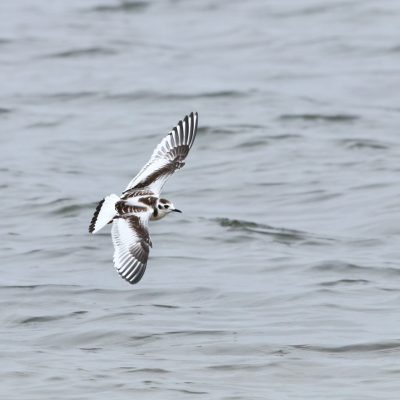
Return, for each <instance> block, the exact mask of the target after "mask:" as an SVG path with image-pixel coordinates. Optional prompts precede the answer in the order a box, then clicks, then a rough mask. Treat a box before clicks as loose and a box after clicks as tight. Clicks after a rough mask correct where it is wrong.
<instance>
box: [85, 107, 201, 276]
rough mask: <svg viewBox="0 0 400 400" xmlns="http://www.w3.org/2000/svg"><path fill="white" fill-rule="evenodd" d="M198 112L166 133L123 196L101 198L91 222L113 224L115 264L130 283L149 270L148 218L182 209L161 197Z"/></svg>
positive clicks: (95, 226) (92, 228) (93, 227)
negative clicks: (147, 267) (147, 268)
mask: <svg viewBox="0 0 400 400" xmlns="http://www.w3.org/2000/svg"><path fill="white" fill-rule="evenodd" d="M197 121H198V115H197V113H193V112H192V113H191V114H190V115H187V116H186V117H185V118H183V120H181V121H179V122H178V124H177V125H176V126H175V127H174V128H173V129H172V130H171V131H170V132H169V133H168V134H167V135H166V136H165V137H164V139H163V140H162V141H161V142H160V143H159V145H158V146H157V147H156V148H155V150H154V151H153V154H152V155H151V157H150V160H149V161H148V162H147V164H145V166H144V167H143V168H142V169H141V170H140V172H139V173H138V174H137V175H136V176H135V177H134V178H133V179H132V180H131V181H130V182H129V184H128V186H127V187H126V189H125V190H124V191H123V193H122V195H121V196H117V195H116V194H110V195H108V196H106V197H105V198H104V199H103V200H101V201H100V202H99V204H98V205H97V207H96V211H95V212H94V215H93V218H92V220H91V222H90V225H89V233H97V232H98V231H99V230H100V229H101V228H103V227H104V226H105V225H107V224H110V223H111V224H112V228H111V237H112V241H113V244H114V258H113V261H114V267H115V268H116V269H117V271H118V273H119V275H120V276H121V277H122V278H123V279H125V280H126V281H127V282H129V283H130V284H135V283H138V282H139V281H140V280H141V279H142V277H143V274H144V272H145V270H146V266H147V260H148V258H149V252H150V247H152V246H153V245H152V242H151V239H150V235H149V229H148V226H149V220H153V221H157V220H160V219H161V218H164V217H165V216H166V215H168V214H170V213H171V212H179V213H180V212H182V211H180V210H178V209H176V208H175V206H174V204H173V203H172V202H171V201H169V200H167V199H163V198H160V194H161V190H162V188H163V186H164V184H165V182H166V181H167V179H168V178H169V177H170V176H171V175H172V174H173V173H174V172H175V171H176V170H178V169H180V168H182V167H183V166H184V165H185V159H186V156H187V155H188V153H189V150H190V148H191V147H192V145H193V142H194V139H195V137H196V132H197Z"/></svg>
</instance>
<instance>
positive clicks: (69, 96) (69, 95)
mask: <svg viewBox="0 0 400 400" xmlns="http://www.w3.org/2000/svg"><path fill="white" fill-rule="evenodd" d="M100 95H101V94H100V93H99V92H93V91H82V92H60V93H51V94H44V95H42V96H40V97H41V98H42V99H45V100H62V101H70V100H77V99H86V98H95V97H99V96H100Z"/></svg>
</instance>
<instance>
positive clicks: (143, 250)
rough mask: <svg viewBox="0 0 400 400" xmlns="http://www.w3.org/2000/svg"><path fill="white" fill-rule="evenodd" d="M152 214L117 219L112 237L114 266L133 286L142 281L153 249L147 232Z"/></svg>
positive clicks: (144, 213) (114, 222)
mask: <svg viewBox="0 0 400 400" xmlns="http://www.w3.org/2000/svg"><path fill="white" fill-rule="evenodd" d="M150 215H151V211H150V212H141V213H140V215H139V213H138V215H130V216H128V217H120V218H116V219H114V221H113V226H112V230H111V236H112V240H113V243H114V249H115V251H114V266H115V268H116V269H117V271H118V273H119V274H120V275H121V277H122V278H124V279H125V280H126V281H128V282H129V283H131V284H135V283H137V282H139V281H140V280H141V279H142V276H143V274H144V272H145V270H146V265H147V260H148V257H149V251H150V247H151V245H152V244H151V240H150V236H149V232H148V230H147V226H148V221H149V218H150Z"/></svg>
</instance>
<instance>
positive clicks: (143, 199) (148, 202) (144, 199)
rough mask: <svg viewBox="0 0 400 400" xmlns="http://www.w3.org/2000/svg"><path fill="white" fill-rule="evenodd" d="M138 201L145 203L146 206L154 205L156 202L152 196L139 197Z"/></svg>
mask: <svg viewBox="0 0 400 400" xmlns="http://www.w3.org/2000/svg"><path fill="white" fill-rule="evenodd" d="M138 202H139V203H143V204H146V205H147V206H150V207H154V206H155V205H156V204H157V198H156V197H152V196H147V197H140V198H139V199H138Z"/></svg>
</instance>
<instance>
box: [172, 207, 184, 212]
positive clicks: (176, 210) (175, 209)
mask: <svg viewBox="0 0 400 400" xmlns="http://www.w3.org/2000/svg"><path fill="white" fill-rule="evenodd" d="M172 211H175V212H178V213H181V212H182V211H181V210H178V209H177V208H174V209H173V210H172Z"/></svg>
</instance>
